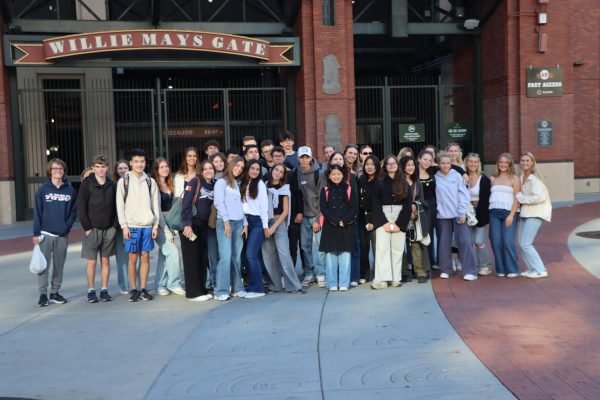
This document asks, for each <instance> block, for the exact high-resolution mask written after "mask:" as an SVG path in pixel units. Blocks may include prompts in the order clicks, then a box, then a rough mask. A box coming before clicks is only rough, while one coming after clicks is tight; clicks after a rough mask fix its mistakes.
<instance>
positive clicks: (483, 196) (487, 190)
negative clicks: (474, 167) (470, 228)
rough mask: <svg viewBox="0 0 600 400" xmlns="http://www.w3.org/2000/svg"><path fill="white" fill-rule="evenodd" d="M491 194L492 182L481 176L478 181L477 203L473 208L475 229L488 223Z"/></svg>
mask: <svg viewBox="0 0 600 400" xmlns="http://www.w3.org/2000/svg"><path fill="white" fill-rule="evenodd" d="M491 193H492V182H491V181H490V178H488V177H487V176H485V175H481V181H479V203H477V207H475V216H476V217H477V227H479V228H481V227H483V226H486V225H487V224H489V223H490V194H491Z"/></svg>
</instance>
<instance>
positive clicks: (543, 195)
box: [517, 174, 552, 222]
mask: <svg viewBox="0 0 600 400" xmlns="http://www.w3.org/2000/svg"><path fill="white" fill-rule="evenodd" d="M517 201H518V202H519V203H521V218H541V219H543V220H545V221H548V222H550V220H551V219H552V203H551V202H550V195H549V194H548V189H547V188H546V185H544V182H542V181H541V179H540V178H538V177H537V176H536V175H535V174H531V175H529V176H528V177H527V180H526V181H525V183H523V186H522V187H521V191H520V192H519V193H517Z"/></svg>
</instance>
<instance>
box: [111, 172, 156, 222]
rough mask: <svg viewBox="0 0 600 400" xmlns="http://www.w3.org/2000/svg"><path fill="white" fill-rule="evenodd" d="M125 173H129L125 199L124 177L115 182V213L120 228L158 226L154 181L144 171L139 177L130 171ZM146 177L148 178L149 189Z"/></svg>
mask: <svg viewBox="0 0 600 400" xmlns="http://www.w3.org/2000/svg"><path fill="white" fill-rule="evenodd" d="M127 174H128V175H129V189H128V193H127V200H125V185H124V182H123V179H124V178H121V179H119V183H118V184H117V215H118V216H119V225H121V229H123V228H158V222H159V217H160V204H159V197H158V186H157V185H156V182H155V181H154V179H152V178H148V175H146V174H145V173H144V174H143V175H142V177H141V178H136V176H135V175H134V174H133V173H132V172H128V173H127ZM146 179H150V182H151V186H150V190H148V183H147V182H146Z"/></svg>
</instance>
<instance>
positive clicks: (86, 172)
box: [80, 167, 94, 182]
mask: <svg viewBox="0 0 600 400" xmlns="http://www.w3.org/2000/svg"><path fill="white" fill-rule="evenodd" d="M92 172H94V169H93V168H92V167H87V168H86V169H84V170H83V171H81V175H80V178H81V181H82V182H83V180H84V179H85V178H87V177H88V176H90V174H91V173H92Z"/></svg>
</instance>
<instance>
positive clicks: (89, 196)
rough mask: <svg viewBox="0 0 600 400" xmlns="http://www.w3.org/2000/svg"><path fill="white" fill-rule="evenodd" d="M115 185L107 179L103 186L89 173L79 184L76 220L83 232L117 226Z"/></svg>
mask: <svg viewBox="0 0 600 400" xmlns="http://www.w3.org/2000/svg"><path fill="white" fill-rule="evenodd" d="M116 199H117V184H116V183H115V182H113V181H111V180H110V179H109V178H108V177H107V178H106V182H105V183H104V185H100V184H99V183H98V181H97V180H96V175H94V173H91V174H90V175H88V177H87V178H85V179H84V180H83V182H81V186H80V187H79V194H78V195H77V218H79V221H81V226H82V227H83V229H84V230H86V231H89V230H90V229H92V228H98V229H108V228H110V227H116V226H118V222H117V200H116Z"/></svg>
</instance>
